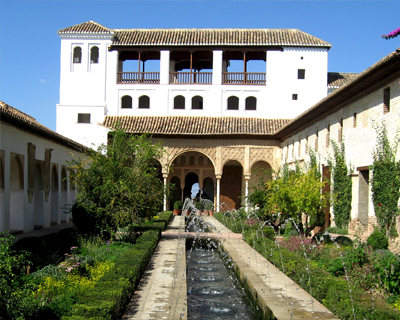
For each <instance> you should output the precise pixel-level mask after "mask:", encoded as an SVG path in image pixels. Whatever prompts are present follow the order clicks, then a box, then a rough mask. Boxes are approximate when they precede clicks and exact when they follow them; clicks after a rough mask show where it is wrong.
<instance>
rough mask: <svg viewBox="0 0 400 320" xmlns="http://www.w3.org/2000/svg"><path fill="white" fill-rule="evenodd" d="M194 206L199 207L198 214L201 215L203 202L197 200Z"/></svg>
mask: <svg viewBox="0 0 400 320" xmlns="http://www.w3.org/2000/svg"><path fill="white" fill-rule="evenodd" d="M194 206H195V207H196V209H197V215H198V216H201V211H202V210H203V205H202V204H201V202H195V203H194Z"/></svg>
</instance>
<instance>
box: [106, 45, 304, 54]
mask: <svg viewBox="0 0 400 320" xmlns="http://www.w3.org/2000/svg"><path fill="white" fill-rule="evenodd" d="M283 47H284V46H281V45H271V46H269V45H246V46H243V45H154V46H153V45H142V44H141V45H133V44H132V45H110V46H109V47H108V51H119V52H121V51H160V50H169V51H193V49H196V51H213V50H222V51H249V50H250V51H282V50H283ZM301 47H303V46H301Z"/></svg>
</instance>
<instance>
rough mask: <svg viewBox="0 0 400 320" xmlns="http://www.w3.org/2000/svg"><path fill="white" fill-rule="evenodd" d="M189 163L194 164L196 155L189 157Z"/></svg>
mask: <svg viewBox="0 0 400 320" xmlns="http://www.w3.org/2000/svg"><path fill="white" fill-rule="evenodd" d="M189 164H190V165H194V156H190V157H189Z"/></svg>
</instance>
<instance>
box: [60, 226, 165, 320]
mask: <svg viewBox="0 0 400 320" xmlns="http://www.w3.org/2000/svg"><path fill="white" fill-rule="evenodd" d="M159 237H160V235H159V232H157V231H147V232H145V233H144V234H143V235H142V236H141V237H140V238H138V239H137V242H136V245H134V246H133V247H132V248H131V249H129V250H127V251H125V252H124V253H123V254H122V255H121V256H120V257H119V258H118V259H117V260H116V261H115V265H114V267H113V268H112V269H111V270H109V271H108V272H107V273H106V274H105V275H104V276H103V277H102V278H101V279H100V280H99V281H98V282H96V283H95V285H94V287H93V288H89V289H88V290H86V291H85V292H83V293H82V294H80V295H79V296H78V297H77V302H76V304H74V305H73V306H72V310H71V315H68V316H66V317H63V318H62V319H64V320H65V319H79V318H77V317H86V318H91V317H94V318H99V319H115V318H118V317H121V316H122V314H123V312H124V309H125V307H126V305H127V303H128V300H129V297H130V295H131V294H132V291H133V290H134V288H135V286H136V285H137V283H138V281H139V279H140V276H141V274H142V273H143V272H144V270H145V268H146V266H147V263H148V262H149V260H150V258H151V255H152V253H153V252H154V249H155V248H156V246H157V243H158V240H159ZM70 316H74V317H70Z"/></svg>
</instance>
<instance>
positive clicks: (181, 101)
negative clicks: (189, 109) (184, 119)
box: [174, 96, 185, 109]
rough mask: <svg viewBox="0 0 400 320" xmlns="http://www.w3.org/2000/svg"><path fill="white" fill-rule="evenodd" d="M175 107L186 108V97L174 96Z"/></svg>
mask: <svg viewBox="0 0 400 320" xmlns="http://www.w3.org/2000/svg"><path fill="white" fill-rule="evenodd" d="M174 109H185V97H184V96H176V97H175V98H174Z"/></svg>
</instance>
